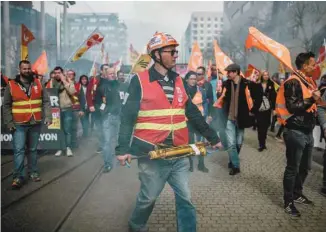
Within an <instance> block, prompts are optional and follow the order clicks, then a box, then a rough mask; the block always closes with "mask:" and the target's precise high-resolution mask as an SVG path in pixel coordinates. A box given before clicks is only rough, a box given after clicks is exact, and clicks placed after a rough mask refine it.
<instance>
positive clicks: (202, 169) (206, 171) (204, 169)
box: [198, 165, 209, 173]
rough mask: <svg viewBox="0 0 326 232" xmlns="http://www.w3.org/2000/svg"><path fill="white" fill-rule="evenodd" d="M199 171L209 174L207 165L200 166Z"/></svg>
mask: <svg viewBox="0 0 326 232" xmlns="http://www.w3.org/2000/svg"><path fill="white" fill-rule="evenodd" d="M198 170H199V171H201V172H204V173H208V172H209V170H208V168H206V167H205V165H198Z"/></svg>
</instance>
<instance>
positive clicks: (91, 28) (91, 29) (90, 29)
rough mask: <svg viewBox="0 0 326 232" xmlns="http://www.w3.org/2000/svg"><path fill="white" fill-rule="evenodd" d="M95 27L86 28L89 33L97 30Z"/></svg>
mask: <svg viewBox="0 0 326 232" xmlns="http://www.w3.org/2000/svg"><path fill="white" fill-rule="evenodd" d="M95 28H96V27H95V26H88V27H86V30H88V31H93V30H95Z"/></svg>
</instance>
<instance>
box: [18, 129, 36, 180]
mask: <svg viewBox="0 0 326 232" xmlns="http://www.w3.org/2000/svg"><path fill="white" fill-rule="evenodd" d="M40 130H41V125H40V124H36V125H16V130H15V131H14V132H13V148H14V172H13V178H14V179H15V178H19V177H20V178H24V176H25V171H24V159H25V145H27V148H28V156H27V162H28V172H29V173H33V172H36V173H38V168H37V145H38V141H39V137H40Z"/></svg>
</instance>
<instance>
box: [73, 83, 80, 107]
mask: <svg viewBox="0 0 326 232" xmlns="http://www.w3.org/2000/svg"><path fill="white" fill-rule="evenodd" d="M80 88H81V84H80V83H76V84H75V89H76V93H75V94H74V95H73V96H71V101H72V109H73V110H80V102H79V97H78V96H79V93H80Z"/></svg>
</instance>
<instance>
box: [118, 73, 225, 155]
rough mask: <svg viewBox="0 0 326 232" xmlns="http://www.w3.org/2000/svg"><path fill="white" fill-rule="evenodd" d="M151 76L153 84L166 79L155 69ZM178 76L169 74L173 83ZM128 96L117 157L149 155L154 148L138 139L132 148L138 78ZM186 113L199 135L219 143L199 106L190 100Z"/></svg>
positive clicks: (137, 109) (138, 96) (139, 90)
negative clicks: (128, 154)
mask: <svg viewBox="0 0 326 232" xmlns="http://www.w3.org/2000/svg"><path fill="white" fill-rule="evenodd" d="M149 76H150V81H151V82H154V81H157V80H159V79H160V78H164V77H163V76H162V75H161V74H160V73H158V72H157V71H156V70H155V69H154V67H152V68H150V69H149ZM177 76H178V74H177V73H174V72H172V71H171V72H169V73H168V77H169V79H170V80H171V81H173V80H174V79H175V78H176V77H177ZM128 94H129V95H128V98H127V100H126V102H125V104H124V105H123V107H122V111H121V126H120V132H119V142H118V144H119V146H118V147H117V148H116V155H124V154H127V153H130V154H133V155H144V154H148V152H149V151H150V150H151V149H153V147H152V146H151V145H150V144H148V143H145V142H143V141H141V140H139V139H137V138H133V140H132V144H131V146H130V141H131V139H132V133H133V128H134V125H135V123H136V120H137V117H138V112H139V110H140V101H141V87H140V83H139V80H138V78H137V76H134V77H132V79H131V82H130V85H129V89H128ZM185 111H186V117H187V118H188V122H189V123H191V124H192V125H193V126H194V128H195V129H196V130H197V131H198V132H199V133H201V134H202V135H203V136H204V137H205V138H206V139H207V140H208V141H209V142H211V143H212V144H216V143H218V142H219V138H218V136H217V134H216V132H215V131H214V130H212V129H211V128H210V127H209V125H208V124H207V123H206V122H205V119H204V117H203V116H202V115H201V113H200V111H199V110H198V108H197V106H196V105H194V104H193V103H192V101H191V99H190V98H189V99H188V101H187V102H186V109H185Z"/></svg>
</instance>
